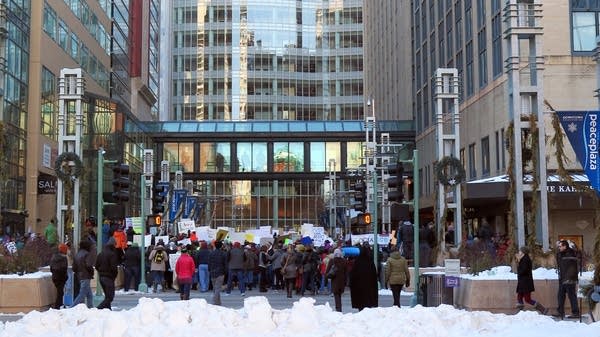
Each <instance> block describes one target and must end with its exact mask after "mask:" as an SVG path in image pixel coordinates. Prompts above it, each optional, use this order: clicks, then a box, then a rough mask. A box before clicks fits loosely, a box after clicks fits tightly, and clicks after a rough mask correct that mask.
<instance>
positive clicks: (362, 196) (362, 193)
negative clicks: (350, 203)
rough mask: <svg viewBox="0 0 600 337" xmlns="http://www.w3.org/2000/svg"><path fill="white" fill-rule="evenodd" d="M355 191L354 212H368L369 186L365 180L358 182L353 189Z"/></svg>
mask: <svg viewBox="0 0 600 337" xmlns="http://www.w3.org/2000/svg"><path fill="white" fill-rule="evenodd" d="M351 188H352V189H353V190H354V201H355V202H356V203H355V204H354V210H356V211H359V212H365V211H366V210H367V184H365V182H364V180H359V181H357V182H356V183H355V184H354V185H353V186H352V187H351Z"/></svg>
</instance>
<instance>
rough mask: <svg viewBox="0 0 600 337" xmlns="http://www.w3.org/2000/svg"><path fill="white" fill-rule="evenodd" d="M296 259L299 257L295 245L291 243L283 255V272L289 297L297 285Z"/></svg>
mask: <svg viewBox="0 0 600 337" xmlns="http://www.w3.org/2000/svg"><path fill="white" fill-rule="evenodd" d="M300 256H301V255H300ZM296 259H297V257H296V252H295V251H294V246H292V245H289V246H288V249H287V253H286V254H285V256H284V257H283V267H282V268H281V273H282V275H283V279H284V280H285V290H286V293H287V298H292V292H293V290H294V287H295V285H296V275H297V273H298V266H297V264H296Z"/></svg>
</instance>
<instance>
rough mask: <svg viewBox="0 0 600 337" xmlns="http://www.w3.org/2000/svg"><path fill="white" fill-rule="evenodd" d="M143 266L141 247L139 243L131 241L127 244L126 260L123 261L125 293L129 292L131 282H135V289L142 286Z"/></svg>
mask: <svg viewBox="0 0 600 337" xmlns="http://www.w3.org/2000/svg"><path fill="white" fill-rule="evenodd" d="M141 266H142V261H141V252H140V247H139V246H138V244H137V243H133V242H131V241H129V242H127V249H126V250H125V258H124V260H123V267H124V268H123V269H124V270H123V272H124V274H125V277H124V281H125V284H124V285H123V290H125V292H127V291H129V288H130V287H131V281H133V289H134V290H138V288H139V285H140V277H141Z"/></svg>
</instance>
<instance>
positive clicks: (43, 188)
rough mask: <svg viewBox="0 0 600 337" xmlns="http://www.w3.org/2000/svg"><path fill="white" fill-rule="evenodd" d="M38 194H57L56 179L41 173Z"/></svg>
mask: <svg viewBox="0 0 600 337" xmlns="http://www.w3.org/2000/svg"><path fill="white" fill-rule="evenodd" d="M37 194H56V177H55V176H53V175H50V174H45V173H40V174H39V175H38V188H37Z"/></svg>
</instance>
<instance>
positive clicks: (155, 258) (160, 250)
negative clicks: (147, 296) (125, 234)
mask: <svg viewBox="0 0 600 337" xmlns="http://www.w3.org/2000/svg"><path fill="white" fill-rule="evenodd" d="M148 258H149V260H150V272H151V273H152V289H153V290H154V292H155V293H156V292H157V291H158V285H159V284H160V285H161V286H162V283H163V281H164V277H165V270H166V261H167V258H168V254H167V252H166V251H165V245H164V242H163V241H162V240H159V241H158V243H157V244H156V246H154V249H152V252H150V256H149V257H148Z"/></svg>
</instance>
